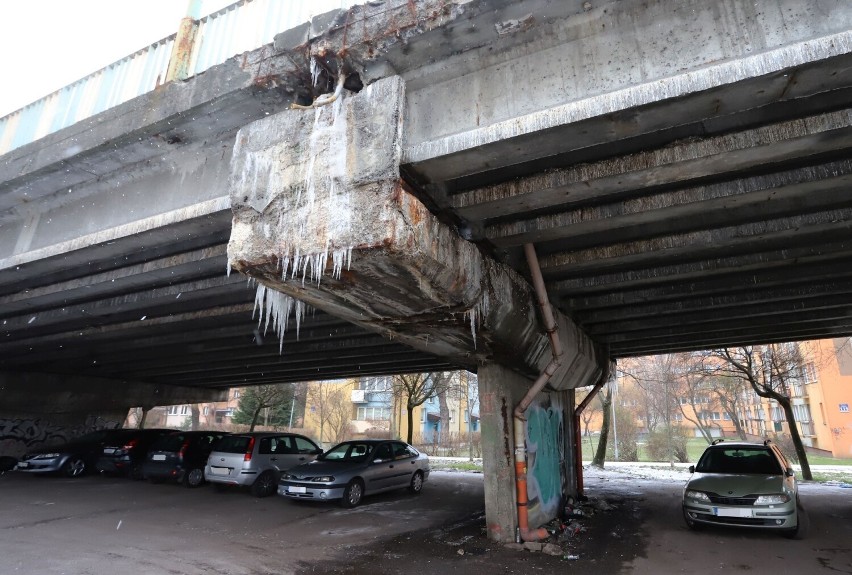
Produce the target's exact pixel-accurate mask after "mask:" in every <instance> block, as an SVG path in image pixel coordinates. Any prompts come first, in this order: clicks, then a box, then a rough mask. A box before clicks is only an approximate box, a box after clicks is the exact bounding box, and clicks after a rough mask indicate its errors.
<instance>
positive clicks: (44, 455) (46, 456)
mask: <svg viewBox="0 0 852 575" xmlns="http://www.w3.org/2000/svg"><path fill="white" fill-rule="evenodd" d="M55 457H59V454H58V453H39V454H38V455H36V456H35V457H33V459H53V458H55Z"/></svg>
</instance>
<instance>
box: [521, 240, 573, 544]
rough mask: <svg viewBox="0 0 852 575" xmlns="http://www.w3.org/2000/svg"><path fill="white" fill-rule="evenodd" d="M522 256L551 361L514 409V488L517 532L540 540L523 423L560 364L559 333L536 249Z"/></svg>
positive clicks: (526, 249) (543, 533)
mask: <svg viewBox="0 0 852 575" xmlns="http://www.w3.org/2000/svg"><path fill="white" fill-rule="evenodd" d="M524 253H525V254H526V256H527V264H528V265H529V268H530V275H531V276H532V282H533V287H534V288H535V294H536V301H537V303H538V306H539V308H540V309H541V315H542V318H543V319H544V328H545V330H546V331H547V336H548V338H549V339H550V347H551V350H552V352H553V359H551V360H550V363H548V364H547V366H546V367H545V368H544V370H543V371H542V372H541V374H539V376H538V378H537V379H536V380H535V382H534V383H533V385H532V387H530V388H529V390H527V393H526V394H525V395H524V397H523V399H521V401H520V403H518V405H517V406H515V410H514V412H513V413H514V431H515V489H516V492H517V499H518V532H519V533H520V536H521V539H522V540H523V541H540V540H541V539H545V538H547V537H548V535H549V534H548V532H547V530H546V529H544V528H541V527H540V528H538V529H530V526H529V516H528V509H527V448H526V441H525V436H526V433H525V431H524V422H525V421H526V411H527V409H528V408H529V406H530V404H531V403H532V401H533V399H534V398H535V396H536V395H537V394H538V393H539V392H540V391H541V390H542V389H544V386H545V385H547V382H548V381H550V378H551V377H553V374H554V373H556V370H557V369H558V368H559V366H560V365H562V356H563V353H564V352H563V350H562V342H561V341H560V340H559V334H558V333H557V328H556V319H555V318H554V317H553V310H552V309H551V308H550V302H549V301H548V298H547V290H546V289H545V287H544V278H542V276H541V267H540V266H539V264H538V257H537V256H536V253H535V247H534V246H533V245H532V244H524Z"/></svg>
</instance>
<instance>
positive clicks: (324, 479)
mask: <svg viewBox="0 0 852 575" xmlns="http://www.w3.org/2000/svg"><path fill="white" fill-rule="evenodd" d="M311 481H312V482H314V483H332V482H333V481H334V477H332V476H331V475H320V476H319V477H314V478H313V479H311Z"/></svg>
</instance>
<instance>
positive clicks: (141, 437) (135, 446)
mask: <svg viewBox="0 0 852 575" xmlns="http://www.w3.org/2000/svg"><path fill="white" fill-rule="evenodd" d="M174 432H175V430H174V429H122V430H121V433H120V434H118V435H116V436H114V437H110V440H109V441H107V442H106V443H105V444H104V446H103V449H102V450H101V456H100V457H99V458H98V460H97V462H96V463H95V467H97V469H98V471H100V472H101V473H108V474H114V475H126V476H127V477H130V478H131V479H142V464H143V463H144V462H145V456H146V455H148V450H149V449H150V448H151V445H153V443H154V442H155V441H156V440H157V439H159V438H160V437H162V436H163V435H167V434H169V433H174Z"/></svg>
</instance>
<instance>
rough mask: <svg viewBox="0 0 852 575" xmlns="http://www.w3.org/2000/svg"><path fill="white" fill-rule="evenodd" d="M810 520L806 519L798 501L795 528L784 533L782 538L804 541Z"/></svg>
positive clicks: (805, 513) (803, 509)
mask: <svg viewBox="0 0 852 575" xmlns="http://www.w3.org/2000/svg"><path fill="white" fill-rule="evenodd" d="M809 525H810V518H809V517H808V514H807V512H806V511H805V508H804V507H802V504H801V503H799V502H798V501H797V502H796V526H795V527H794V528H793V529H788V530H786V531H784V537H786V538H787V539H804V538H805V535H807V533H808V526H809Z"/></svg>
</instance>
